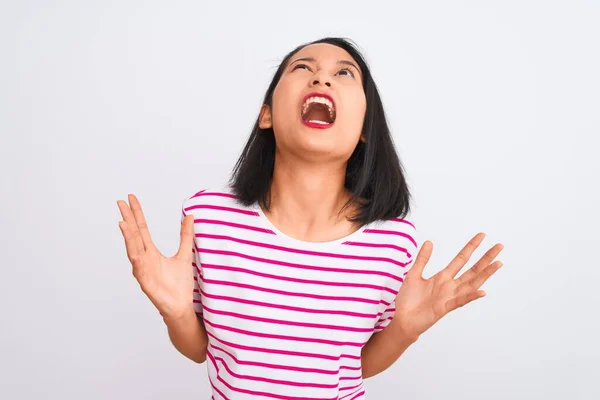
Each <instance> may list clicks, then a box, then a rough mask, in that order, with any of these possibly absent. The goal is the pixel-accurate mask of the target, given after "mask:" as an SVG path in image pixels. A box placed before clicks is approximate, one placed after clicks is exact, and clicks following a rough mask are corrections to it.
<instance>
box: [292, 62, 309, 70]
mask: <svg viewBox="0 0 600 400" xmlns="http://www.w3.org/2000/svg"><path fill="white" fill-rule="evenodd" d="M298 68H304V69H307V70H309V71H310V68H309V67H308V65H306V64H301V63H298V64H296V65H294V68H292V71H295V70H297V69H298Z"/></svg>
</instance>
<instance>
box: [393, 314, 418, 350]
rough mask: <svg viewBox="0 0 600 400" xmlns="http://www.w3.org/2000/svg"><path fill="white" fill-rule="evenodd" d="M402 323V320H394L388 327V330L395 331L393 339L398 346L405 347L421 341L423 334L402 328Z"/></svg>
mask: <svg viewBox="0 0 600 400" xmlns="http://www.w3.org/2000/svg"><path fill="white" fill-rule="evenodd" d="M400 321H401V319H400V318H392V320H391V321H390V323H389V325H388V327H387V328H386V329H390V330H391V331H393V337H394V341H395V342H396V344H398V345H401V346H405V345H407V344H412V343H414V342H416V341H417V340H419V337H420V336H421V334H420V333H418V332H416V331H414V330H411V329H408V328H407V327H406V326H402V324H401V322H400Z"/></svg>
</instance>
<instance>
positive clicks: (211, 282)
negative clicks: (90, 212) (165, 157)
mask: <svg viewBox="0 0 600 400" xmlns="http://www.w3.org/2000/svg"><path fill="white" fill-rule="evenodd" d="M189 214H192V215H194V231H195V236H196V238H195V251H194V263H193V271H194V281H195V289H194V308H195V311H196V313H197V315H198V316H199V317H201V318H202V319H203V321H204V325H205V327H206V331H207V334H208V347H207V361H206V364H207V370H208V377H209V380H210V384H211V386H212V393H213V398H214V399H216V400H221V399H231V400H234V399H253V398H256V399H260V398H263V399H286V400H300V399H302V400H305V399H306V400H308V399H315V400H316V399H319V400H325V399H331V400H333V399H340V400H341V399H345V400H358V399H361V400H364V399H365V398H366V397H365V389H364V385H363V379H362V370H361V349H362V347H363V346H364V345H365V344H366V343H367V341H368V340H369V338H370V337H371V336H372V335H373V334H374V333H377V332H379V331H381V330H383V328H384V327H385V326H387V324H388V323H389V322H390V321H391V319H392V317H393V315H394V310H395V308H394V307H395V303H394V299H395V296H396V294H397V293H398V290H399V288H400V285H401V283H402V280H403V277H404V275H405V274H406V272H407V270H408V267H407V266H408V264H410V263H411V262H412V260H413V257H414V256H415V252H416V249H417V243H416V241H415V227H414V225H413V224H412V223H411V222H409V221H407V220H405V219H391V220H387V221H381V220H380V221H376V222H373V223H370V224H367V225H365V226H363V227H362V228H361V229H359V230H358V231H356V232H354V233H352V234H350V235H348V236H346V237H344V238H342V239H339V240H333V241H329V242H305V241H301V240H297V239H294V238H292V237H289V236H287V235H285V234H284V233H282V232H280V231H279V230H278V229H277V228H276V227H275V226H274V225H272V224H271V222H270V221H269V220H268V219H267V217H266V216H265V215H264V213H263V212H262V210H261V208H260V206H259V205H258V204H257V203H255V204H254V205H252V206H250V207H245V206H243V205H241V204H240V203H238V202H237V201H236V199H235V196H234V195H233V194H232V190H231V189H230V188H229V187H228V186H222V187H221V188H218V189H216V190H203V191H201V192H198V193H196V194H195V195H194V196H192V197H191V198H189V199H187V200H185V202H184V204H183V216H185V215H189ZM183 216H182V218H183Z"/></svg>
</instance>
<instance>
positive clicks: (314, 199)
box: [259, 44, 367, 242]
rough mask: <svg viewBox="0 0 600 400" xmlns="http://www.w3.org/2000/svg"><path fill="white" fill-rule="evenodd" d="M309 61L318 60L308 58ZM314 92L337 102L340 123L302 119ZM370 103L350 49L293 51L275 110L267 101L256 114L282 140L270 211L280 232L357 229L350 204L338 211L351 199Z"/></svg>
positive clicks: (312, 236) (309, 235) (334, 234)
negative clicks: (349, 178)
mask: <svg viewBox="0 0 600 400" xmlns="http://www.w3.org/2000/svg"><path fill="white" fill-rule="evenodd" d="M307 58H310V59H313V60H314V61H309V60H303V59H307ZM297 60H299V61H297ZM340 61H342V62H349V63H352V64H354V66H351V65H348V64H340V63H339V62H340ZM312 92H319V93H327V94H329V95H330V96H331V97H332V98H333V99H334V102H335V109H336V120H335V122H334V124H333V126H332V127H331V128H328V129H314V128H309V127H307V126H305V125H304V124H303V123H302V120H301V110H302V102H303V99H304V96H305V95H306V94H308V93H312ZM366 107H367V103H366V98H365V93H364V91H363V88H362V74H361V71H360V69H358V66H357V64H356V62H355V61H354V60H353V59H352V57H351V56H350V54H348V52H346V51H345V50H343V49H341V48H339V47H337V46H332V45H329V44H314V45H310V46H307V47H305V48H303V49H302V50H300V51H299V52H297V53H296V54H295V55H294V56H292V58H291V59H290V63H288V65H287V67H286V69H285V71H284V73H283V75H282V76H281V79H280V81H279V83H278V84H277V87H276V88H275V91H274V93H273V107H272V109H271V108H270V107H269V106H267V105H264V106H263V107H262V109H261V114H260V119H259V125H260V127H261V128H263V129H267V128H273V131H274V134H275V140H276V143H277V146H276V150H275V169H274V173H273V182H272V186H271V196H272V198H271V200H272V203H271V207H270V211H269V212H265V214H266V215H267V217H268V218H269V220H270V221H271V222H272V223H273V224H274V225H275V226H276V227H277V228H278V229H280V230H281V231H283V232H286V234H287V235H289V236H291V237H293V238H296V239H299V240H303V241H309V242H321V241H329V240H335V239H339V238H341V237H344V236H346V235H348V234H350V233H351V232H354V231H356V230H358V229H359V228H360V226H358V225H356V224H353V223H350V222H349V221H347V218H346V217H347V216H349V214H350V213H352V212H354V210H353V209H352V208H350V209H348V211H347V212H346V213H344V214H343V215H340V214H339V210H340V208H341V207H342V206H343V204H345V203H346V201H347V200H348V199H349V198H350V193H348V192H347V190H346V189H345V188H344V176H345V171H346V165H347V161H348V159H349V158H350V156H351V155H352V152H353V151H354V149H355V148H356V146H357V144H358V141H359V140H361V130H362V124H363V120H364V116H365V111H366Z"/></svg>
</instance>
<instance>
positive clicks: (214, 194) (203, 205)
mask: <svg viewBox="0 0 600 400" xmlns="http://www.w3.org/2000/svg"><path fill="white" fill-rule="evenodd" d="M182 208H183V210H182V212H183V214H184V215H187V214H190V213H192V214H194V215H196V216H199V215H209V214H211V215H212V214H214V213H215V212H222V211H232V210H241V208H243V206H241V205H240V204H239V203H238V201H237V197H236V196H235V195H234V194H233V190H232V189H231V187H230V186H229V185H220V186H214V187H207V188H202V189H200V190H198V191H197V192H195V193H193V194H191V195H189V196H188V197H186V198H185V200H184V201H183V207H182Z"/></svg>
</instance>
